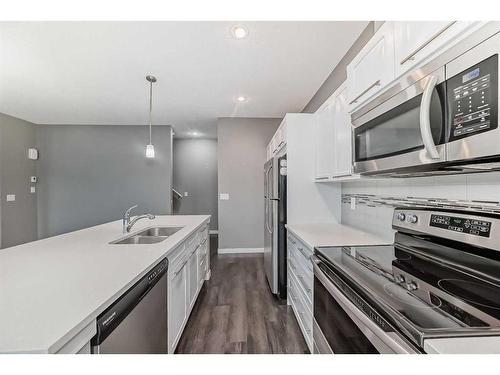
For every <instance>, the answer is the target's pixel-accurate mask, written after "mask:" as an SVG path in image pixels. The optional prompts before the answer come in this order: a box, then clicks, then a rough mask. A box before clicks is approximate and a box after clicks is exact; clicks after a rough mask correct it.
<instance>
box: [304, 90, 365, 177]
mask: <svg viewBox="0 0 500 375" xmlns="http://www.w3.org/2000/svg"><path fill="white" fill-rule="evenodd" d="M347 100H348V99H347V84H346V83H343V84H342V85H341V86H340V87H339V88H338V89H337V90H335V92H334V93H333V94H332V96H331V97H330V98H329V99H328V100H327V101H326V102H325V103H324V104H323V105H322V106H321V107H320V108H319V109H318V111H317V112H316V113H315V114H314V116H315V132H316V148H315V151H316V170H315V181H317V182H321V181H340V180H343V179H351V178H354V177H358V176H355V175H353V174H352V126H351V116H350V115H349V106H348V105H347Z"/></svg>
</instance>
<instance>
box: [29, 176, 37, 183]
mask: <svg viewBox="0 0 500 375" xmlns="http://www.w3.org/2000/svg"><path fill="white" fill-rule="evenodd" d="M30 181H31V182H32V183H34V184H35V183H36V181H37V178H36V176H31V177H30Z"/></svg>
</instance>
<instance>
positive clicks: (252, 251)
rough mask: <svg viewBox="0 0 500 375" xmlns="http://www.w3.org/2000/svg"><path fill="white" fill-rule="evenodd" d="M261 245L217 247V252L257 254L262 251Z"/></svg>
mask: <svg viewBox="0 0 500 375" xmlns="http://www.w3.org/2000/svg"><path fill="white" fill-rule="evenodd" d="M263 252H264V248H263V247H239V248H233V249H228V248H226V249H217V253H218V254H258V253H263Z"/></svg>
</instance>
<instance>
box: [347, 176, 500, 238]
mask: <svg viewBox="0 0 500 375" xmlns="http://www.w3.org/2000/svg"><path fill="white" fill-rule="evenodd" d="M351 195H354V196H357V198H356V199H357V200H358V204H357V205H356V209H355V210H351V209H350V204H348V203H350V196H351ZM342 196H343V197H344V199H343V204H342V223H344V224H348V225H353V226H355V227H358V228H360V229H363V230H366V231H369V232H372V233H375V234H378V235H381V236H392V235H393V233H394V231H393V230H392V228H391V225H392V212H393V209H394V205H398V204H400V203H401V204H409V205H411V204H415V203H419V204H427V203H428V204H431V205H435V204H438V205H439V204H445V205H452V206H454V205H457V206H461V207H467V206H475V205H477V203H476V202H471V201H480V202H496V203H492V204H486V203H485V204H480V206H483V208H484V209H490V208H491V209H493V210H495V211H496V210H500V204H499V203H498V202H500V172H490V173H482V174H469V175H454V176H431V177H418V178H387V179H370V178H366V179H364V178H363V179H360V180H356V181H346V182H343V183H342ZM414 198H422V199H418V200H414Z"/></svg>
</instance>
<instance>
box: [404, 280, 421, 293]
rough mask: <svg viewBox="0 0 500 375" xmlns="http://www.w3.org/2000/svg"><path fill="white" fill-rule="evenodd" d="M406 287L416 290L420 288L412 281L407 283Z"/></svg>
mask: <svg viewBox="0 0 500 375" xmlns="http://www.w3.org/2000/svg"><path fill="white" fill-rule="evenodd" d="M406 289H408V290H409V291H412V290H416V289H418V285H417V284H416V283H414V282H413V281H412V282H409V283H408V284H406Z"/></svg>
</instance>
